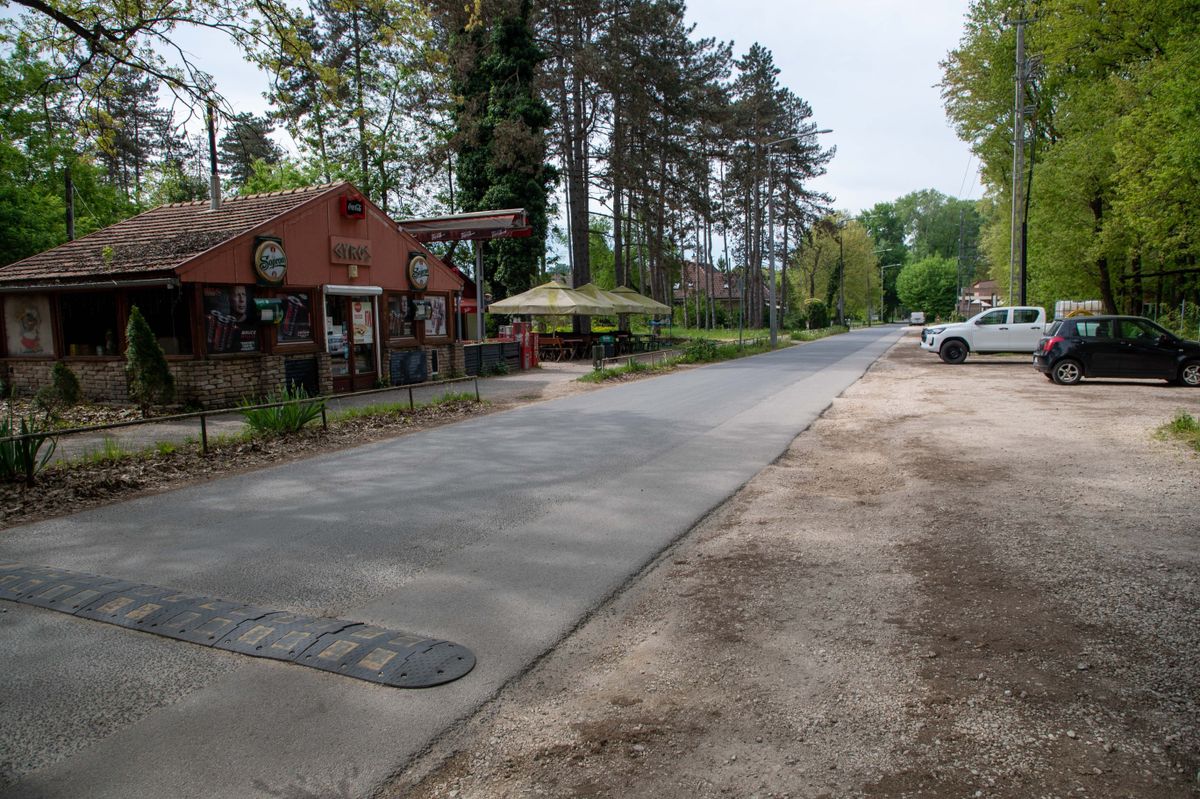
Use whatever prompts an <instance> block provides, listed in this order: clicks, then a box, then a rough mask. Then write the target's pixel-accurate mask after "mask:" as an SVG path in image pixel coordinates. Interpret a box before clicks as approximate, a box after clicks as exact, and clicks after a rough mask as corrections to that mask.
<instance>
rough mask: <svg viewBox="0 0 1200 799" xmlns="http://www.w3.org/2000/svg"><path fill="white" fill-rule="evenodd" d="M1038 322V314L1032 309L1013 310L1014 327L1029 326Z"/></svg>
mask: <svg viewBox="0 0 1200 799" xmlns="http://www.w3.org/2000/svg"><path fill="white" fill-rule="evenodd" d="M1037 320H1038V312H1037V311H1035V310H1033V309H1032V308H1014V309H1013V324H1014V325H1029V324H1033V323H1034V322H1036V321H1037Z"/></svg>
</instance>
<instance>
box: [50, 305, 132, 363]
mask: <svg viewBox="0 0 1200 799" xmlns="http://www.w3.org/2000/svg"><path fill="white" fill-rule="evenodd" d="M58 315H59V318H60V319H62V332H63V353H64V354H65V355H109V356H112V355H120V354H121V353H120V352H119V351H118V343H117V342H118V337H117V331H118V330H119V329H120V324H119V322H118V321H117V295H116V293H115V292H111V291H103V292H102V291H89V292H77V293H65V294H60V295H58Z"/></svg>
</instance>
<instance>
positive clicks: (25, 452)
mask: <svg viewBox="0 0 1200 799" xmlns="http://www.w3.org/2000/svg"><path fill="white" fill-rule="evenodd" d="M16 422H17V423H16V424H14V418H13V410H12V406H11V405H10V406H9V408H8V416H7V417H6V418H4V419H0V479H3V480H9V481H11V480H24V481H25V484H26V485H33V481H34V477H35V476H36V475H37V473H38V472H40V471H41V470H42V469H44V468H46V464H47V463H49V462H50V458H51V457H52V456H53V455H54V450H55V449H57V448H58V436H55V435H53V434H52V433H51V432H50V424H49V418H48V417H46V418H43V419H41V420H39V419H38V418H37V416H36V415H34V414H32V413H31V414H29V416H27V417H22V418H20V419H18V420H16ZM31 434H32V435H31ZM26 435H29V436H30V437H29V438H23V439H21V440H19V441H13V440H10V439H9V437H10V436H26ZM47 444H48V445H49V446H46V445H47ZM43 447H45V449H44V450H43Z"/></svg>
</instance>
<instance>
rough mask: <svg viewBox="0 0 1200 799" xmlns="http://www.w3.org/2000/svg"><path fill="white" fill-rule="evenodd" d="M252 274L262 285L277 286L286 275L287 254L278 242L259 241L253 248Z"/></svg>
mask: <svg viewBox="0 0 1200 799" xmlns="http://www.w3.org/2000/svg"><path fill="white" fill-rule="evenodd" d="M254 272H255V274H257V275H258V279H259V281H260V282H262V283H266V284H268V285H271V286H278V285H279V284H280V283H282V282H283V277H284V275H286V274H287V253H285V252H284V251H283V244H282V243H281V242H278V241H271V240H265V241H260V242H259V244H258V246H257V247H255V248H254Z"/></svg>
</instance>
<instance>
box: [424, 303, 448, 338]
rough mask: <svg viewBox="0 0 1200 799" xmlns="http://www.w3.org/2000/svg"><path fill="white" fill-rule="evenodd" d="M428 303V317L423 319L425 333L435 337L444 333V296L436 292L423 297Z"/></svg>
mask: <svg viewBox="0 0 1200 799" xmlns="http://www.w3.org/2000/svg"><path fill="white" fill-rule="evenodd" d="M425 299H426V301H427V302H428V303H429V318H428V319H426V320H425V335H426V336H427V337H430V338H436V337H439V336H445V335H446V324H447V322H446V298H445V297H439V296H437V295H436V294H434V295H431V296H428V297H426V298H425Z"/></svg>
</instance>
